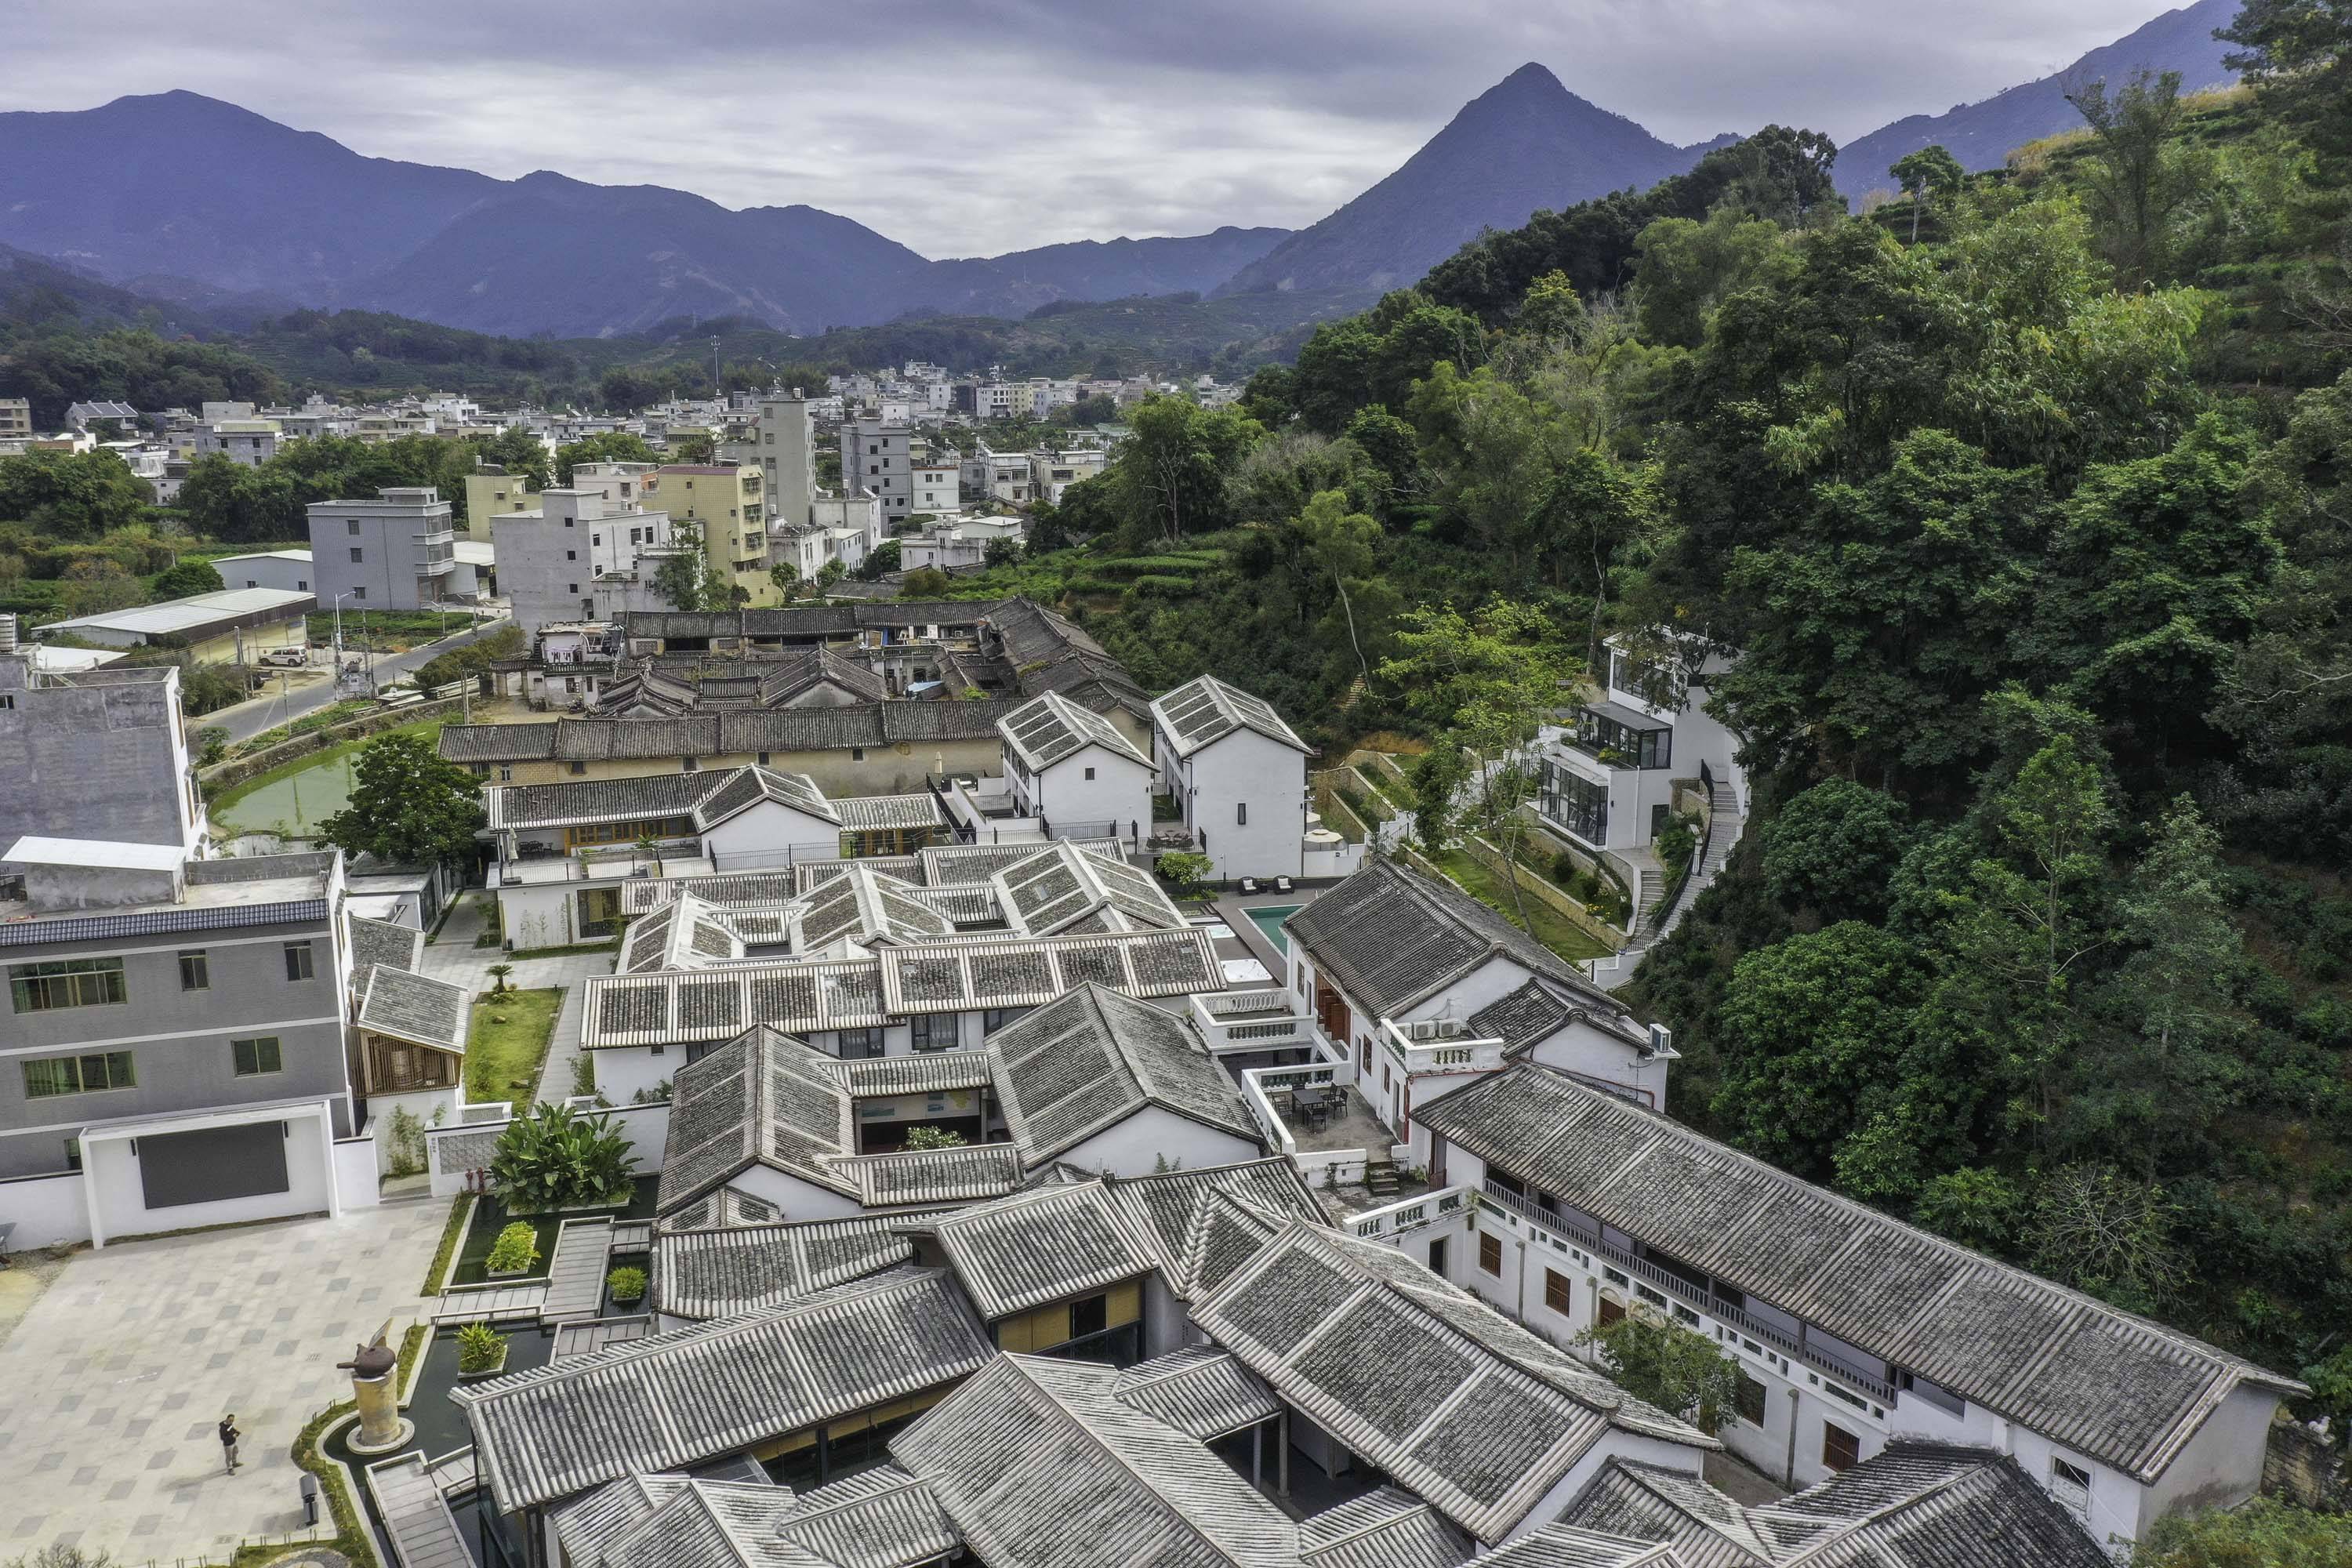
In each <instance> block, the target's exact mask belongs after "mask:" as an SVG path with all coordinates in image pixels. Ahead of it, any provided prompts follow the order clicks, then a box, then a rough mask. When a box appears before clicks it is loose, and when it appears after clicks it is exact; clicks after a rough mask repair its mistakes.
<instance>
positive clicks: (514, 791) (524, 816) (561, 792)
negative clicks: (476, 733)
mask: <svg viewBox="0 0 2352 1568" xmlns="http://www.w3.org/2000/svg"><path fill="white" fill-rule="evenodd" d="M735 776H736V774H735V773H732V772H730V773H648V774H646V775H645V776H643V777H641V778H633V779H579V780H575V781H572V782H570V783H565V784H492V785H491V786H490V787H489V788H488V789H485V790H484V791H483V792H482V805H483V807H484V810H485V813H486V815H487V816H488V824H489V826H491V827H492V828H496V829H515V828H540V827H565V826H574V825H578V824H584V823H592V822H630V821H635V820H638V819H640V818H645V819H652V818H657V817H665V816H686V817H690V816H693V814H694V808H695V806H696V805H698V804H699V803H700V801H701V800H702V798H703V797H704V796H705V795H709V794H710V792H711V791H713V790H715V789H717V788H718V787H719V785H721V784H726V783H728V782H729V781H730V780H731V779H733V778H734V777H735Z"/></svg>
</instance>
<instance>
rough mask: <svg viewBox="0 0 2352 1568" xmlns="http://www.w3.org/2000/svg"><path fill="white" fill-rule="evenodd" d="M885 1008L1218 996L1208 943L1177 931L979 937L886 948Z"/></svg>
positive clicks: (1220, 985)
mask: <svg viewBox="0 0 2352 1568" xmlns="http://www.w3.org/2000/svg"><path fill="white" fill-rule="evenodd" d="M877 957H878V958H879V960H880V962H881V964H882V1005H883V1007H884V1008H885V1010H887V1012H888V1013H890V1014H891V1015H892V1016H910V1015H912V1014H916V1013H970V1012H977V1011H981V1010H983V1009H987V1008H996V1007H1042V1006H1044V1005H1045V1004H1046V1003H1048V1002H1051V1001H1053V1000H1054V999H1055V997H1058V996H1063V995H1066V994H1069V993H1070V992H1072V991H1075V990H1076V989H1077V988H1078V987H1079V986H1081V985H1085V984H1089V983H1091V984H1098V985H1104V986H1108V987H1109V988H1110V989H1112V990H1114V991H1118V992H1119V993H1121V994H1125V995H1129V996H1139V997H1142V996H1185V995H1190V994H1192V993H1194V992H1199V991H1222V990H1223V989H1224V974H1223V971H1222V970H1220V969H1219V968H1218V966H1217V962H1216V955H1215V953H1214V952H1213V949H1212V948H1211V947H1210V946H1209V939H1208V937H1207V936H1206V935H1204V934H1203V933H1202V931H1199V930H1198V929H1197V928H1194V927H1190V926H1188V927H1186V928H1184V929H1183V930H1181V931H1114V932H1106V933H1104V934H1102V935H1098V936H1059V937H1001V938H996V937H992V938H980V939H971V940H964V941H959V942H932V943H927V944H924V945H922V946H919V947H890V948H884V949H882V950H880V952H878V953H877Z"/></svg>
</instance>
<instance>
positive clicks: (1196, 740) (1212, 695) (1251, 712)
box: [1151, 675, 1312, 757]
mask: <svg viewBox="0 0 2352 1568" xmlns="http://www.w3.org/2000/svg"><path fill="white" fill-rule="evenodd" d="M1151 712H1152V716H1153V717H1154V718H1155V719H1157V720H1158V721H1159V723H1160V731H1161V732H1162V733H1163V734H1165V735H1166V736H1167V737H1168V739H1169V742H1170V743H1171V745H1173V746H1174V748H1175V751H1176V754H1177V755H1178V756H1180V757H1189V756H1191V755H1192V753H1193V752H1198V751H1199V750H1201V749H1202V747H1203V746H1208V745H1213V744H1214V743H1215V742H1219V741H1222V740H1223V739H1224V738H1225V737H1226V736H1227V735H1230V734H1232V733H1233V732H1234V731H1236V730H1250V731H1255V732H1256V733H1258V734H1261V735H1264V736H1265V738H1266V739H1267V740H1269V741H1276V742H1280V743H1281V744H1283V745H1286V746H1288V747H1290V748H1291V749H1292V750H1293V751H1298V752H1308V751H1311V750H1312V748H1311V747H1309V746H1308V745H1307V742H1304V741H1302V740H1300V739H1299V738H1298V732H1297V731H1295V730H1293V729H1292V728H1291V727H1290V726H1289V725H1288V724H1286V723H1284V722H1283V719H1282V715H1281V714H1279V713H1276V711H1275V710H1274V705H1273V704H1272V703H1270V702H1267V701H1266V700H1265V699H1263V698H1259V697H1253V696H1251V695H1250V694H1249V693H1248V692H1246V691H1244V690H1243V689H1241V688H1239V687H1237V686H1228V685H1226V684H1225V683H1224V682H1223V681H1222V680H1219V679H1217V678H1216V677H1215V676H1213V675H1203V676H1200V677H1197V678H1195V679H1192V680H1188V681H1186V682H1185V683H1184V684H1183V685H1181V686H1180V687H1178V688H1177V689H1175V690H1173V691H1171V692H1170V693H1168V695H1167V696H1165V697H1162V698H1160V700H1158V701H1156V702H1154V703H1153V704H1152V705H1151Z"/></svg>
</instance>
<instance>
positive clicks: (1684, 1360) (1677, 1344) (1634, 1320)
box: [1577, 1307, 1739, 1433]
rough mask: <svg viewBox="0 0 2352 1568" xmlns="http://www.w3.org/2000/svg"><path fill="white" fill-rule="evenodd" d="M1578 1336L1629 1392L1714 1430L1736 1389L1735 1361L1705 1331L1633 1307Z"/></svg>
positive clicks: (1736, 1369) (1645, 1309) (1726, 1412)
mask: <svg viewBox="0 0 2352 1568" xmlns="http://www.w3.org/2000/svg"><path fill="white" fill-rule="evenodd" d="M1577 1339H1578V1342H1580V1343H1582V1344H1589V1345H1591V1346H1592V1347H1593V1348H1594V1349H1595V1350H1596V1351H1598V1352H1600V1356H1601V1365H1602V1366H1604V1367H1606V1368H1608V1370H1609V1376H1610V1379H1611V1381H1612V1382H1613V1383H1615V1384H1617V1386H1618V1387H1620V1388H1622V1389H1623V1390H1624V1391H1625V1392H1626V1393H1628V1394H1632V1395H1633V1397H1634V1398H1636V1399H1640V1400H1643V1401H1646V1402H1647V1403H1649V1404H1651V1405H1656V1406H1657V1407H1658V1408H1659V1409H1661V1410H1664V1411H1668V1412H1670V1413H1672V1414H1674V1415H1680V1416H1682V1417H1684V1418H1685V1419H1686V1420H1688V1421H1690V1422H1692V1423H1693V1424H1695V1425H1696V1426H1697V1427H1698V1429H1699V1430H1700V1431H1702V1432H1709V1433H1711V1432H1713V1431H1714V1430H1715V1429H1716V1428H1717V1426H1721V1425H1722V1424H1723V1420H1724V1417H1725V1416H1726V1415H1729V1414H1730V1412H1731V1410H1732V1407H1733V1403H1734V1401H1736V1400H1737V1399H1738V1395H1739V1365H1738V1363H1737V1362H1735V1361H1733V1360H1732V1359H1731V1358H1730V1357H1729V1356H1727V1355H1726V1354H1724V1353H1723V1352H1722V1351H1721V1350H1719V1349H1717V1346H1716V1342H1714V1341H1713V1340H1711V1339H1708V1338H1707V1337H1706V1335H1705V1334H1700V1333H1694V1332H1692V1331H1690V1330H1688V1329H1686V1328H1684V1327H1683V1326H1682V1325H1681V1324H1680V1323H1677V1322H1675V1321H1674V1320H1673V1319H1671V1318H1668V1317H1664V1316H1662V1315H1660V1314H1657V1313H1654V1312H1652V1311H1651V1310H1649V1309H1647V1308H1646V1307H1637V1308H1636V1309H1635V1310H1633V1311H1630V1312H1628V1313H1626V1314H1625V1315H1624V1316H1623V1317H1622V1318H1620V1319H1618V1320H1617V1321H1615V1322H1613V1323H1608V1324H1605V1325H1603V1326H1601V1327H1600V1328H1594V1329H1587V1330H1586V1331H1584V1332H1583V1333H1581V1334H1580V1335H1578V1336H1577Z"/></svg>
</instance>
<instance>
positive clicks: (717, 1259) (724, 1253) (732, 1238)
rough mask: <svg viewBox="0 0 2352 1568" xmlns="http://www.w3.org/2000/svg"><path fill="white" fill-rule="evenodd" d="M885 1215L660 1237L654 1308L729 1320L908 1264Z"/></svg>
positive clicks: (909, 1248)
mask: <svg viewBox="0 0 2352 1568" xmlns="http://www.w3.org/2000/svg"><path fill="white" fill-rule="evenodd" d="M899 1223H901V1222H900V1221H898V1220H897V1219H894V1218H892V1217H891V1216H888V1215H859V1216H858V1217H856V1218H854V1219H829V1220H815V1221H810V1222H805V1223H803V1224H799V1225H756V1226H729V1227H728V1228H725V1229H720V1230H680V1231H663V1232H660V1233H657V1234H656V1236H655V1237H654V1248H653V1266H652V1268H649V1269H648V1270H647V1271H646V1272H647V1273H648V1274H650V1275H651V1276H652V1284H651V1286H650V1287H649V1289H650V1290H651V1293H652V1298H653V1300H652V1306H653V1309H654V1310H656V1311H659V1312H664V1313H667V1314H668V1315H669V1316H671V1317H674V1318H693V1319H697V1320H707V1319H711V1318H726V1317H732V1316H733V1315H734V1314H736V1313H738V1312H744V1311H750V1310H753V1309H755V1308H761V1307H773V1306H780V1305H782V1303H784V1302H786V1301H792V1300H798V1299H799V1298H801V1297H803V1296H805V1295H808V1294H810V1293H811V1292H813V1291H817V1290H827V1289H832V1288H833V1287H834V1286H836V1285H845V1284H847V1283H848V1282H849V1281H851V1280H853V1279H862V1278H864V1277H865V1276H866V1275H868V1274H874V1273H877V1272H879V1271H880V1270H882V1269H885V1268H892V1267H895V1266H896V1265H898V1264H901V1263H904V1262H906V1261H907V1260H908V1258H911V1257H913V1256H914V1245H913V1243H911V1242H909V1241H908V1239H907V1237H905V1236H904V1235H902V1234H900V1233H899V1232H898V1230H897V1229H895V1228H893V1227H894V1226H897V1225H898V1224H899Z"/></svg>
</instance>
